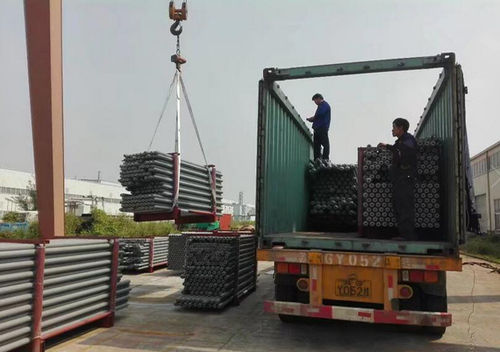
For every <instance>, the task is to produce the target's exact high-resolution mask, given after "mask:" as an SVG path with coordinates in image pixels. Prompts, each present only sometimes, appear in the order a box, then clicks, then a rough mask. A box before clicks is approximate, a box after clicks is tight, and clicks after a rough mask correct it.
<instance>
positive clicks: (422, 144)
mask: <svg viewBox="0 0 500 352" xmlns="http://www.w3.org/2000/svg"><path fill="white" fill-rule="evenodd" d="M417 142H418V154H417V172H416V175H415V176H416V183H415V227H416V228H419V229H439V227H440V185H439V184H440V178H439V162H440V160H439V156H440V142H439V140H438V139H436V138H429V139H422V140H418V141H417ZM362 157H363V162H362V165H363V167H362V172H363V183H362V224H363V226H364V227H370V228H390V227H394V226H396V219H395V217H394V214H393V205H392V182H391V177H390V168H391V162H392V154H391V152H390V151H389V150H387V149H382V148H372V147H367V148H365V149H364V151H363V156H362Z"/></svg>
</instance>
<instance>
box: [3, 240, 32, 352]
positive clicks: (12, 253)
mask: <svg viewBox="0 0 500 352" xmlns="http://www.w3.org/2000/svg"><path fill="white" fill-rule="evenodd" d="M34 278H35V245H33V244H21V243H4V242H1V243H0V351H1V352H4V351H11V350H13V349H15V348H18V347H20V346H23V345H26V344H28V343H30V341H31V332H32V325H33V322H32V318H31V310H32V298H33V289H34V287H33V286H34V285H33V280H34Z"/></svg>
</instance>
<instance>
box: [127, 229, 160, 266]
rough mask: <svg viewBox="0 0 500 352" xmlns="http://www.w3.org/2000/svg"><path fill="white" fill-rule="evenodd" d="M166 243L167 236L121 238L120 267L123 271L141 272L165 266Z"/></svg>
mask: <svg viewBox="0 0 500 352" xmlns="http://www.w3.org/2000/svg"><path fill="white" fill-rule="evenodd" d="M168 242H169V241H168V236H157V237H147V238H121V239H120V251H121V253H122V254H121V256H120V265H121V267H122V268H123V270H135V271H141V270H144V269H152V267H154V266H158V265H164V264H166V263H167V261H168ZM151 254H152V258H151Z"/></svg>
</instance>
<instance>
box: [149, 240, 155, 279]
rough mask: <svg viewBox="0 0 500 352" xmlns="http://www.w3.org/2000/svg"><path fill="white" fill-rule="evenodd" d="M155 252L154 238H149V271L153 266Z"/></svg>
mask: <svg viewBox="0 0 500 352" xmlns="http://www.w3.org/2000/svg"><path fill="white" fill-rule="evenodd" d="M154 254H155V240H154V237H151V238H149V272H150V273H152V272H153V271H154V268H153V260H154Z"/></svg>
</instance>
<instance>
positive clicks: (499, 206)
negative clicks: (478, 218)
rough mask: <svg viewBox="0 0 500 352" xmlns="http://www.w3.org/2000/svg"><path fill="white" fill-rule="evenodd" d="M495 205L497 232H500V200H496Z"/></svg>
mask: <svg viewBox="0 0 500 352" xmlns="http://www.w3.org/2000/svg"><path fill="white" fill-rule="evenodd" d="M494 205H495V230H500V199H495V200H494Z"/></svg>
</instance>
